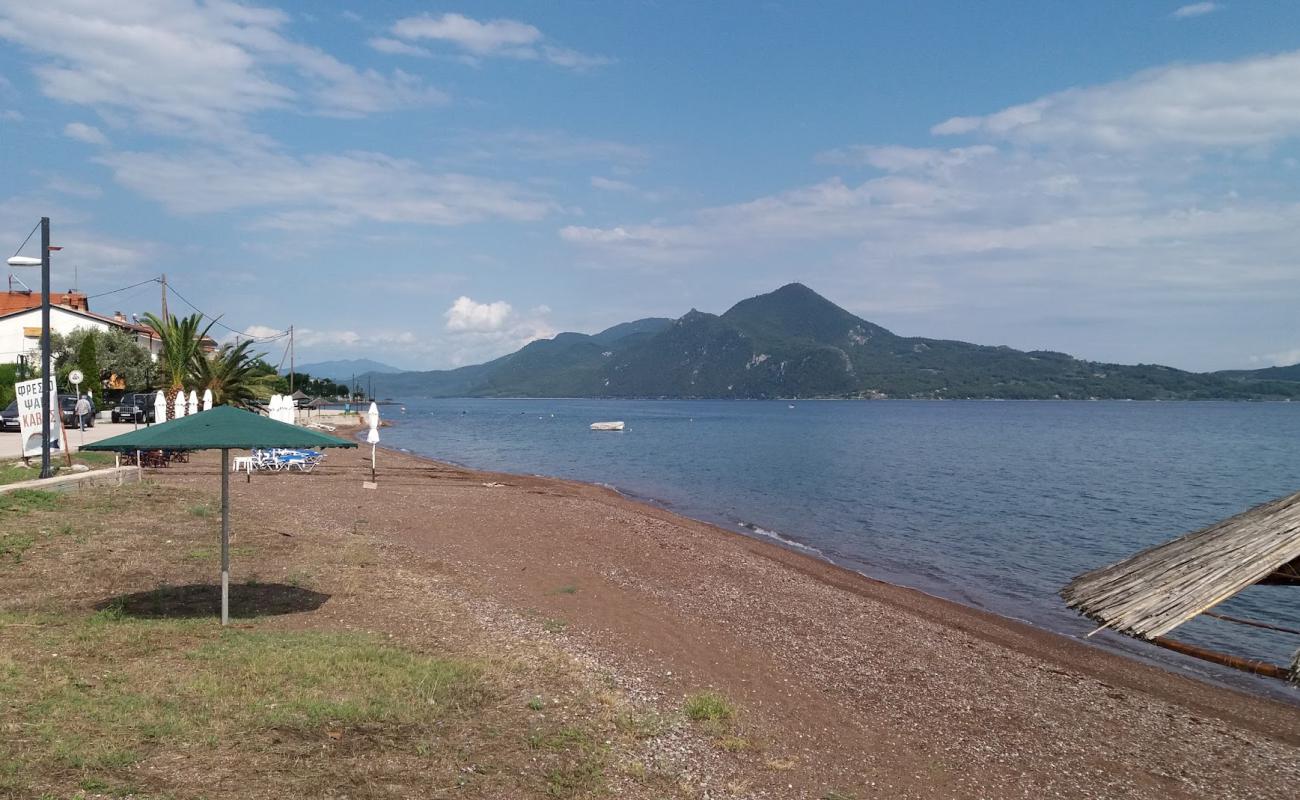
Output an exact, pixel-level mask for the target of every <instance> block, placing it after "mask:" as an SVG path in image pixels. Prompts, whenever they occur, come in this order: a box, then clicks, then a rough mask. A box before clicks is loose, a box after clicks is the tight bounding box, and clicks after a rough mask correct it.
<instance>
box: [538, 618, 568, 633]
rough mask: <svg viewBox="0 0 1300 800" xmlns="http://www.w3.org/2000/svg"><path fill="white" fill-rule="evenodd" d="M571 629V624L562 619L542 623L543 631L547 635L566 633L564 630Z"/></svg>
mask: <svg viewBox="0 0 1300 800" xmlns="http://www.w3.org/2000/svg"><path fill="white" fill-rule="evenodd" d="M567 627H569V623H567V622H565V621H564V620H562V619H548V620H543V621H542V630H544V631H546V632H547V633H564V629H565V628H567Z"/></svg>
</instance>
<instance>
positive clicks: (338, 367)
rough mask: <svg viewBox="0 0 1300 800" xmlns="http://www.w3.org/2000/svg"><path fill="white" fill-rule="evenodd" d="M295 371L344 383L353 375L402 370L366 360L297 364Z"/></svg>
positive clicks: (355, 359)
mask: <svg viewBox="0 0 1300 800" xmlns="http://www.w3.org/2000/svg"><path fill="white" fill-rule="evenodd" d="M295 369H297V370H298V372H303V373H306V374H308V375H310V376H312V377H313V378H328V379H329V380H332V381H346V380H348V379H350V378H351V377H352V376H353V375H357V376H360V375H363V374H365V373H368V372H373V373H375V374H377V375H387V374H391V373H394V372H402V370H400V369H398V368H397V367H390V366H389V365H387V364H383V363H380V362H378V361H372V360H370V359H368V358H352V359H343V360H339V361H318V362H316V363H315V364H299V365H297V366H296V367H295Z"/></svg>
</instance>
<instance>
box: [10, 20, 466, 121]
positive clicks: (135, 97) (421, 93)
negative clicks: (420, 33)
mask: <svg viewBox="0 0 1300 800" xmlns="http://www.w3.org/2000/svg"><path fill="white" fill-rule="evenodd" d="M288 22H289V18H288V16H287V15H286V14H285V13H283V12H281V11H279V10H276V9H269V8H257V7H253V6H242V5H236V4H234V3H228V2H210V3H203V4H200V3H197V2H193V0H133V2H130V3H101V2H97V1H96V0H47V1H46V2H41V3H7V4H5V5H4V7H3V8H2V9H0V38H3V39H6V40H8V41H10V42H14V43H16V44H18V45H20V46H22V47H23V48H24V49H26V50H27V51H29V52H30V53H33V54H35V55H36V56H38V59H37V60H36V65H35V66H34V68H33V69H34V71H35V73H36V76H37V78H38V80H39V82H40V85H41V88H42V90H43V91H44V93H45V94H46V95H48V96H49V97H51V98H54V99H56V100H59V101H62V102H67V103H73V104H76V105H85V106H90V107H92V108H95V109H97V110H99V111H100V112H101V113H104V114H111V115H114V116H115V117H116V118H119V119H122V120H126V121H130V122H131V123H133V124H138V125H140V126H143V127H144V128H146V129H148V130H151V131H156V132H163V133H168V134H184V135H195V136H201V137H203V138H208V139H224V140H243V139H246V138H247V136H248V132H247V130H246V129H245V125H244V121H245V119H246V117H247V116H248V115H250V114H254V113H258V112H263V111H267V110H277V109H293V110H299V111H306V112H308V113H316V114H325V115H358V114H368V113H374V112H378V111H387V110H392V109H397V108H406V107H409V106H411V105H417V104H427V103H437V102H443V101H445V100H446V96H445V95H444V94H442V93H441V92H439V91H437V90H435V89H431V88H428V87H426V86H424V85H423V84H422V82H421V81H420V80H419V79H418V78H416V77H414V76H411V75H408V74H406V73H403V72H401V71H400V70H399V71H394V72H393V73H392V74H389V75H384V74H381V73H378V72H376V71H373V70H360V69H357V68H356V67H353V66H351V65H348V64H345V63H344V62H342V61H340V60H338V59H337V58H335V57H334V56H331V55H330V54H328V53H326V52H325V51H323V50H320V49H319V48H316V47H312V46H309V45H304V44H301V43H299V42H296V41H294V40H293V39H291V38H289V36H288V35H287V34H286V33H285V32H284V31H285V29H286V27H287V26H288Z"/></svg>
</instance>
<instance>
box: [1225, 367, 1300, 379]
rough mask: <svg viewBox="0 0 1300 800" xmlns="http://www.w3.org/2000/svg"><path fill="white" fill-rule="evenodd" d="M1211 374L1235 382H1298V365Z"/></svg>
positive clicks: (1299, 372)
mask: <svg viewBox="0 0 1300 800" xmlns="http://www.w3.org/2000/svg"><path fill="white" fill-rule="evenodd" d="M1213 374H1215V375H1218V376H1220V377H1222V378H1231V379H1232V380H1237V381H1290V382H1300V364H1292V365H1291V366H1289V367H1264V368H1263V369H1226V370H1223V371H1222V372H1215V373H1213Z"/></svg>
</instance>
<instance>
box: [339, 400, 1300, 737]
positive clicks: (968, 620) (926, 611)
mask: <svg viewBox="0 0 1300 800" xmlns="http://www.w3.org/2000/svg"><path fill="white" fill-rule="evenodd" d="M1081 402H1083V401H1081ZM390 424H396V423H390ZM355 436H357V437H360V436H361V434H360V433H359V432H358V433H356V434H355ZM378 448H379V450H381V451H385V452H387V453H389V454H390V455H393V456H398V457H404V458H409V459H413V460H415V461H417V462H421V463H425V464H428V465H430V466H433V467H437V468H441V469H451V470H459V471H461V472H464V473H468V474H470V475H473V476H475V477H482V478H486V479H490V480H497V479H501V478H506V479H515V480H521V479H522V480H530V481H542V482H548V483H551V484H554V485H556V486H562V487H567V488H570V489H575V488H576V489H579V490H582V491H584V492H586V491H596V492H603V493H607V494H608V495H610V496H611V497H612V498H614V499H616V500H617V501H618V502H619V503H622V504H628V505H630V506H633V507H635V508H638V509H641V510H643V511H650V512H653V513H654V514H655V515H663V516H666V517H669V518H671V519H672V520H673V521H675V522H677V523H678V524H689V525H693V526H700V527H702V528H704V529H706V530H708V531H709V532H710V533H711V534H712V535H717V534H722V535H723V537H726V538H729V539H732V540H739V541H741V542H744V543H745V544H746V545H752V546H753V547H755V548H758V549H759V550H760V551H761V550H763V549H770V550H771V551H772V552H769V553H760V554H761V555H763V556H764V557H765V558H768V559H770V560H773V561H776V562H778V563H781V564H782V565H783V566H786V567H788V568H790V569H794V570H796V571H798V572H800V573H802V574H804V575H807V576H808V577H810V578H813V579H814V580H818V581H820V582H823V583H826V584H827V585H830V586H834V587H836V588H839V589H843V590H846V591H850V592H853V593H855V594H861V595H863V596H867V597H870V598H871V599H873V600H882V599H884V600H885V601H886V602H890V603H891V604H894V605H896V606H897V607H898V608H900V609H903V610H905V611H907V612H908V613H919V614H922V615H923V616H925V617H926V618H927V619H928V620H930V621H933V622H938V623H940V624H943V625H945V626H951V627H954V628H955V629H957V630H960V631H962V632H964V633H968V634H972V635H976V636H979V637H980V638H984V639H986V640H988V641H991V642H995V643H998V644H1001V645H1003V646H1009V647H1014V648H1015V649H1020V650H1021V651H1022V652H1025V653H1026V654H1032V655H1034V656H1037V657H1043V656H1044V654H1045V653H1046V652H1048V651H1051V652H1053V653H1055V654H1056V655H1055V656H1054V657H1053V658H1052V660H1055V661H1058V662H1059V663H1061V664H1063V665H1067V664H1068V665H1072V666H1074V667H1078V666H1080V665H1081V664H1082V665H1086V667H1087V671H1088V672H1089V673H1090V674H1093V675H1094V676H1095V677H1098V678H1103V679H1105V680H1113V681H1116V682H1119V683H1122V684H1123V683H1127V681H1126V675H1125V673H1126V671H1127V670H1128V669H1130V668H1133V669H1141V670H1149V671H1151V672H1154V673H1157V675H1164V676H1168V677H1171V678H1177V679H1178V680H1179V681H1187V682H1189V683H1191V684H1193V686H1191V687H1179V689H1178V691H1177V692H1175V693H1172V694H1169V695H1168V698H1169V699H1176V700H1177V701H1178V702H1184V703H1188V704H1189V705H1191V704H1196V703H1198V702H1199V698H1198V697H1197V689H1196V687H1204V688H1206V689H1210V690H1213V691H1216V692H1227V693H1230V694H1232V695H1236V696H1239V697H1242V698H1250V699H1252V700H1257V701H1262V702H1265V703H1274V704H1277V705H1279V706H1283V707H1293V708H1294V707H1300V693H1297V692H1294V691H1292V690H1290V687H1287V686H1282V687H1278V688H1276V689H1275V690H1273V691H1269V688H1271V685H1270V683H1265V681H1266V679H1263V678H1258V677H1255V676H1250V675H1246V674H1245V673H1242V674H1241V675H1240V677H1242V678H1243V683H1242V685H1234V684H1232V683H1231V682H1228V681H1225V680H1221V679H1218V678H1217V677H1216V673H1218V672H1220V671H1222V672H1223V673H1224V674H1227V675H1229V676H1232V677H1236V676H1237V673H1234V672H1231V671H1230V670H1228V668H1226V667H1225V668H1217V667H1215V666H1214V665H1210V664H1208V663H1205V662H1200V661H1198V660H1195V659H1191V658H1190V657H1187V656H1181V655H1178V654H1176V653H1173V652H1169V651H1164V650H1159V649H1157V648H1156V647H1155V646H1154V645H1150V649H1151V651H1152V654H1151V656H1150V657H1148V656H1147V655H1145V654H1143V653H1141V652H1139V651H1138V650H1137V648H1134V649H1133V650H1126V649H1124V648H1122V647H1121V646H1119V643H1118V642H1103V641H1098V640H1083V639H1078V638H1075V637H1072V636H1069V635H1067V634H1064V633H1061V632H1058V631H1054V630H1052V629H1050V628H1047V627H1044V626H1041V625H1037V624H1035V623H1033V622H1031V621H1029V620H1025V619H1020V618H1016V617H1012V616H1008V615H1004V614H999V613H997V612H994V611H989V610H987V609H983V608H978V607H975V606H971V605H966V604H964V603H961V602H959V601H957V600H953V599H950V598H947V597H943V596H942V595H939V594H935V593H932V592H927V591H925V590H924V589H920V588H916V587H913V586H907V585H903V584H899V583H893V582H890V581H887V580H883V579H881V578H876V577H873V576H871V575H868V574H865V573H864V572H862V571H860V570H857V569H854V568H852V567H849V566H845V565H842V564H839V563H837V562H836V561H834V560H833V559H831V558H830V557H829V556H826V555H825V554H824V553H822V552H821V551H820V550H818V549H816V548H814V547H811V546H808V545H803V544H801V543H798V542H793V541H792V540H786V539H784V538H783V537H780V535H779V534H776V533H775V532H774V533H773V535H770V536H769V535H766V534H755V533H752V532H749V531H747V530H731V529H729V528H727V527H725V526H723V525H719V524H717V523H716V522H714V521H710V520H706V519H699V518H696V517H692V516H689V515H685V514H681V513H678V512H676V511H674V510H673V509H672V507H671V505H670V504H668V503H665V502H663V501H658V500H655V499H654V498H648V497H642V496H639V495H636V494H634V493H628V492H625V491H622V490H620V489H619V488H618V487H616V486H613V485H609V484H603V483H599V482H589V481H582V480H575V479H569V478H560V477H555V476H550V475H540V474H528V473H514V472H502V471H498V470H485V469H480V468H478V467H474V466H471V465H466V464H459V463H456V462H451V461H444V460H440V459H437V458H434V457H432V456H426V455H422V454H419V453H415V452H412V451H409V450H404V449H398V448H392V447H387V446H384V445H382V444H381V445H379V446H378ZM787 542H788V543H787ZM778 554H779V555H778ZM859 582H860V583H861V584H862V585H861V586H858V585H856V584H858V583H859ZM1108 635H1109V636H1110V638H1113V639H1116V640H1119V642H1128V641H1129V640H1128V639H1126V638H1124V637H1121V636H1119V635H1118V634H1109V632H1108ZM1133 643H1134V644H1137V641H1136V640H1134V642H1133ZM1142 644H1149V643H1142ZM1022 648H1023V649H1022ZM1180 661H1185V662H1190V664H1189V666H1192V667H1202V668H1204V671H1203V672H1198V671H1197V670H1195V669H1181V668H1179V667H1180V665H1179V662H1180ZM1149 677H1154V676H1149ZM1256 681H1258V682H1260V684H1259V685H1258V687H1257V688H1256V686H1255V682H1256ZM1142 685H1144V686H1145V685H1147V684H1145V682H1143V684H1142ZM1247 686H1251V688H1246V687H1247ZM1252 689H1256V690H1252ZM1298 733H1300V730H1298ZM1296 741H1297V743H1300V739H1297V740H1296Z"/></svg>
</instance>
